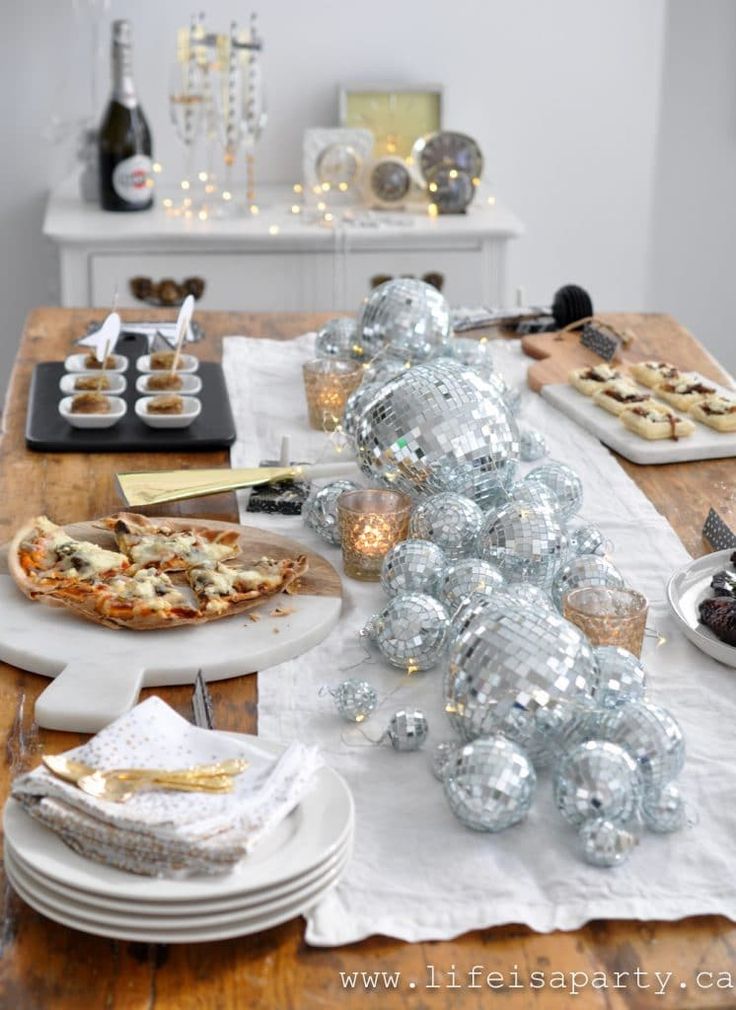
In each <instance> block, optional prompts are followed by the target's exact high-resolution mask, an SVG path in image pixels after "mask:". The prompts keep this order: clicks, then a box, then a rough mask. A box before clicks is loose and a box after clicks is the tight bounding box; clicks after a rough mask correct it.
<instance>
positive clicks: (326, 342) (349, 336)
mask: <svg viewBox="0 0 736 1010" xmlns="http://www.w3.org/2000/svg"><path fill="white" fill-rule="evenodd" d="M314 353H315V355H316V357H318V358H338V359H340V360H342V361H362V360H363V359H364V357H365V351H364V350H363V347H362V346H361V344H360V342H359V340H358V324H357V323H356V321H355V320H354V319H350V318H348V317H347V316H342V317H340V318H339V319H329V320H328V321H327V322H326V323H325V325H324V326H323V327H322V329H321V330H320V331H319V333H318V334H317V337H316V339H315V341H314Z"/></svg>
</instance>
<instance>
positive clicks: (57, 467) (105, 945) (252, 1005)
mask: <svg viewBox="0 0 736 1010" xmlns="http://www.w3.org/2000/svg"><path fill="white" fill-rule="evenodd" d="M103 315H104V313H103V312H102V311H98V310H92V309H58V308H40V309H36V310H34V311H33V312H32V313H31V314H30V316H29V317H28V320H27V323H26V327H25V330H24V333H23V339H22V342H21V346H20V350H19V352H18V358H17V361H16V365H15V369H14V372H13V376H12V380H11V383H10V388H9V391H8V395H7V401H6V408H5V418H4V429H3V437H2V443H1V444H0V531H1V532H2V537H0V540H2V541H5V540H7V539H9V538H10V536H11V534H12V532H13V530H14V529H15V528H16V527H17V526H18V525H19V524H20V523H21V521H22V520H23V519H25V518H27V517H29V516H32V515H36V514H39V513H46V514H48V515H49V516H50V517H51V518H53V519H54V520H55V521H56V522H59V523H66V522H71V521H73V520H80V519H88V518H92V517H96V516H101V515H105V514H108V513H110V512H113V511H115V510H116V509H118V508H119V507H120V501H119V499H118V498H117V497H116V493H115V489H114V482H113V475H114V473H115V472H116V471H120V470H135V469H145V468H148V467H150V465H151V456H146V455H145V454H143V453H140V454H114V455H113V454H110V455H106V454H101V453H100V454H94V455H82V454H66V453H64V454H62V453H56V454H55V453H48V454H38V453H33V452H29V451H28V450H27V449H26V448H25V444H24V437H23V433H24V427H25V412H26V404H27V394H28V386H29V381H30V377H31V373H32V370H33V366H34V364H35V363H36V362H38V361H48V360H60V359H62V358H64V357H65V355H66V354H67V353H68V352H69V349H70V347H71V344H72V341H73V339H74V338H76V337H78V336H79V335H81V334H82V333H83V331H84V330H85V328H86V326H87V324H88V323H89V322H90V321H92V320H97V319H100V318H101V317H102V316H103ZM123 316H124V318H125V319H128V320H133V319H141V318H152V317H153V318H162V319H163V318H172V313H166V312H162V311H160V310H158V311H156V310H140V311H126V312H124V313H123ZM197 318H198V320H199V322H200V323H201V325H202V327H203V328H204V331H205V334H206V337H205V340H204V341H203V343H202V344H200V345H199V346H198V347H197V353H198V354H199V355H200V356H201V357H202V358H205V359H210V360H216V359H218V358H219V356H220V351H221V340H222V337H223V336H224V335H225V334H235V333H241V334H245V335H249V336H252V337H271V338H274V339H282V340H287V339H289V338H291V337H294V336H297V335H298V334H300V333H304V332H305V331H307V330H309V329H314V328H316V327H317V326H318V325H319V324H320V323H321V322H322V321H323V320H324V319H326V318H328V317H327V314H323V315H314V314H309V315H307V314H247V313H225V312H198V314H197ZM611 318H615V320H616V321H617V322H619V323H622V324H624V325H626V326H627V327H629V328H631V329H632V330H633V331H634V332H635V333H636V336H637V350H638V351H639V352H641V354H643V355H647V356H652V357H659V358H665V359H669V360H673V361H675V362H676V363H677V364H678V365H679V366H680V367H682V368H692V369H697V370H698V371H700V372H702V373H703V374H704V375H707V376H709V377H711V378H713V379H721V380H723V379H724V378H726V377H724V375H723V373H722V372H721V371H720V370H719V368H718V366H717V365H716V364H715V362H714V361H713V360H712V358H710V356H709V355H708V354H707V352H705V350H704V349H703V348H702V347H701V346H700V345H699V344H698V342H697V341H696V340H695V339H694V338H693V337H692V336H691V335H690V334H689V333H688V332H687V331H686V330H685V329H683V328H682V327H681V326H679V325H678V324H677V323H675V322H674V320H672V319H671V318H670V317H667V316H661V315H632V314H628V315H617V316H615V317H611ZM619 463H620V465H621V466H623V467H624V469H625V470H626V472H627V473H628V474H629V475H630V476H631V478H632V479H633V480H634V481H635V482H636V483H637V484H638V486H639V487H640V488H641V489H642V490H643V491H644V493H645V494H646V495H647V496H648V497H649V498H650V500H651V501H652V502H653V503H654V505H655V506H656V508H657V509H658V510H659V511H660V512H661V513H662V514H663V515H665V516H666V517H667V519H668V520H669V521H670V523H671V524H672V526H673V527H674V529H675V530H676V532H677V533H678V535H679V536H680V538H681V540H682V541H683V543H684V544H685V546H686V547H687V549H688V550H689V551H690V552H691V553H692V554H693V555H700V554H703V553H705V552H706V551H707V550H708V546H707V544H706V543H705V542H704V541H703V540H702V537H701V533H700V531H701V529H702V525H703V521H704V519H705V516H706V513H707V511H708V508H709V506H710V505H711V504H713V503H715V502H717V500H718V495H719V493H720V492H719V489H722V488H726V487H731V488H733V487H734V486H735V485H736V461H735V460H734V459H729V460H717V461H703V462H697V463H682V464H673V465H668V466H652V467H639V466H635V465H634V464H630V463H627V462H626V461H623V460H619ZM227 465H228V454H227V452H224V451H222V452H211V453H198V454H196V455H195V454H190V455H187V454H185V453H182V454H176V453H161V454H157V455H156V466H161V467H162V468H164V467H165V468H177V467H187V466H191V467H195V466H196V467H199V466H203V467H204V466H207V467H211V466H223V467H224V466H227ZM169 511H170V512H173V511H175V512H176V514H181V515H195V514H196V515H199V516H208V517H212V518H217V519H225V520H236V519H237V513H236V509H235V501H234V498H233V496H231V495H219V496H217V497H212V498H207V499H199V500H197V501H193V502H188V503H183V504H181V505H180V506H178V507H177V508H176V509H175V510H174V509H173V508H170V509H169ZM47 683H48V682H47V681H46V680H45V679H44V678H42V677H39V676H35V675H32V674H29V673H25V672H23V671H22V670H18V669H16V668H14V667H12V666H8V665H3V664H0V731H1V732H2V737H3V740H4V748H3V751H2V754H3V758H2V763H1V769H0V789H1V790H2V798H3V800H4V798H5V796H6V795H7V793H8V791H9V787H10V782H11V780H12V779H13V777H14V776H15V775H17V774H18V773H19V772H20V771H23V770H25V769H28V768H30V767H33V766H34V765H35V764H37V763H38V761H39V760H40V757H41V755H42V754H43V752H44V751H47V750H48V751H49V752H51V753H55V752H58V751H61V750H65V749H68V748H69V747H71V746H74V745H75V744H76V743H78V742H79V741H80V740H81V739H82V738H81V737H77V736H76V735H74V734H68V733H58V732H52V731H46V730H41V729H39V728H38V727H37V726H36V725H35V724H34V721H33V707H34V702H35V699H36V697H37V696H38V694H39V693H40V692H41V690H43V688H44V687H45V686H46V684H47ZM211 691H212V696H213V701H214V710H215V720H216V724H217V726H218V728H220V729H224V730H238V731H241V732H254V731H255V729H256V701H257V678H256V677H255V676H250V677H242V678H239V679H237V680H230V681H224V682H220V683H215V684H213V685H212V687H211ZM148 693H150V692H145V694H148ZM156 693H157V694H160V695H161V696H162V697H163V698H165V700H166V701H167V702H168V703H169V704H171V705H172V706H173V707H174V708H175V709H176V710H177V711H179V712H180V713H181V714H182V715H185V716H187V717H189V716H190V714H191V707H190V700H191V688H189V687H181V688H166V689H159V690H157V691H156ZM672 886H673V888H676V887H677V881H676V880H673V882H672ZM0 893H1V894H2V902H3V924H2V931H1V932H0V1007H2V1010H6V1008H7V1010H47V1008H48V1010H81V1008H82V1007H83V1008H85V1010H97V1008H100V1010H103V1008H105V1010H143V1008H146V1010H154V1008H157V1010H163V1008H165V1010H215V1008H217V1010H236V1008H237V1010H244V1008H246V1007H247V1008H248V1010H292V1008H293V1010H325V1008H331V1007H344V1008H345V1010H349V1008H356V1010H357V1008H364V1007H366V1008H368V1007H380V1008H381V1010H446V1008H450V1007H452V1008H460V1010H476V1008H480V1007H486V1006H488V1005H489V1004H491V1003H493V1004H494V1005H499V1006H501V1005H502V1006H504V1007H506V1008H507V1010H517V1008H519V1010H520V1008H524V1010H527V1008H530V1007H533V1008H542V1010H563V1008H564V1010H569V1008H570V1007H571V1006H572V1007H580V1010H624V1008H626V1010H654V1008H655V1007H656V1008H657V1010H665V1008H666V1010H669V1008H674V1007H677V1008H687V1010H714V1008H720V1007H734V1006H736V991H735V989H734V987H736V958H735V957H734V948H735V945H736V926H734V925H733V924H732V923H730V922H728V921H727V920H725V919H722V918H717V917H714V916H707V917H699V918H691V919H687V920H684V921H681V922H673V923H669V922H639V921H632V922H619V921H615V922H614V921H605V922H604V921H597V922H591V923H590V924H588V925H587V926H585V927H584V928H582V929H580V930H577V931H575V932H570V933H553V934H550V935H540V934H537V933H533V932H532V931H531V930H529V929H527V928H525V927H523V926H517V925H510V926H505V927H501V928H496V929H490V930H484V931H478V932H473V933H469V934H466V935H465V936H462V937H460V938H458V939H456V940H452V941H446V942H437V943H420V944H407V943H401V942H398V941H396V940H390V939H386V938H384V937H375V938H372V939H370V940H367V941H365V942H363V943H359V944H354V945H351V946H347V947H341V948H337V949H329V950H323V949H314V948H309V947H307V946H305V944H304V941H303V932H304V925H303V921H302V920H301V919H296V920H294V921H292V922H289V923H287V924H285V925H283V926H280V927H278V928H276V929H271V930H269V931H267V932H265V933H262V934H259V935H256V936H250V937H244V938H242V939H234V940H228V941H222V942H218V943H208V944H196V945H189V946H184V945H172V946H163V945H141V944H134V943H124V942H117V941H112V940H105V939H102V938H98V937H94V936H89V935H86V934H83V933H80V932H77V931H75V930H72V929H68V928H66V927H64V926H61V925H57V924H56V923H54V922H51V921H49V920H48V919H45V918H44V917H42V916H41V915H38V914H37V913H36V912H34V911H33V910H31V909H30V908H29V907H28V906H27V905H25V904H24V903H23V902H22V901H21V900H20V899H19V898H18V897H17V896H16V895H15V894H14V893H13V891H12V888H11V887H10V886H9V885H8V884H7V883H5V884H4V885H3V889H2V891H1V892H0ZM473 966H479V967H480V968H481V969H482V974H479V973H478V971H477V970H476V973H475V974H474V975H473V976H472V979H473V981H474V983H475V985H474V986H471V985H470V981H471V979H470V977H469V975H468V973H469V972H470V969H472V968H473ZM515 966H516V968H517V969H518V971H519V974H520V975H524V976H528V975H529V973H530V972H532V971H535V970H540V971H543V972H545V973H546V975H547V977H548V978H549V979H551V978H552V975H553V973H566V974H565V978H566V979H567V985H566V987H565V988H562V987H557V988H555V987H553V986H551V985H547V986H546V987H545V988H543V989H537V990H529V989H526V988H517V987H516V986H515V982H514V968H515ZM492 972H499V973H501V975H500V976H494V979H495V981H496V982H498V980H499V979H500V978H502V979H503V981H502V982H501V985H500V987H499V988H493V987H492V986H491V985H490V984H487V983H486V982H485V979H486V976H488V975H489V973H492ZM572 972H579V973H581V975H580V982H581V983H582V980H583V975H587V976H588V978H592V977H593V976H594V975H595V973H596V972H605V973H606V977H607V979H608V987H607V988H605V989H603V988H601V989H593V988H591V987H590V986H589V987H588V988H586V989H584V990H582V991H581V994H580V995H579V996H577V997H576V998H574V999H572V998H571V995H572V994H571V990H570V978H571V975H570V973H572ZM637 972H638V974H637ZM655 972H659V973H660V976H663V975H664V974H666V973H667V972H672V973H673V976H676V977H677V979H680V980H684V981H685V984H686V986H687V988H684V989H683V988H681V987H680V985H679V984H675V983H674V982H672V981H670V984H669V985H668V987H667V990H666V992H665V993H664V994H662V993H661V992H659V990H660V989H661V988H662V986H661V984H660V982H659V981H658V976H656V975H655V974H654V973H655ZM355 973H357V974H355ZM376 973H377V974H376ZM394 973H400V976H396V975H395V974H394ZM432 973H434V981H435V983H436V988H428V987H427V982H428V981H430V976H431V974H432ZM616 973H618V983H619V984H618V986H616V981H617V977H616ZM729 973H731V974H732V976H733V978H732V980H731V985H730V987H728V983H729V979H730V975H729ZM560 977H562V976H560ZM599 977H602V976H599ZM351 979H352V980H353V982H352V984H351ZM412 982H414V983H415V986H414V987H413V988H412V986H411V983H412ZM394 984H395V987H394Z"/></svg>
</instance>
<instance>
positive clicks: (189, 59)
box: [169, 21, 205, 208]
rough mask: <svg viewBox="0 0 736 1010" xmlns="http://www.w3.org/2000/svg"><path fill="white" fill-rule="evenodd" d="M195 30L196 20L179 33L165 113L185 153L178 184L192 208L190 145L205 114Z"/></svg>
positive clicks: (202, 81)
mask: <svg viewBox="0 0 736 1010" xmlns="http://www.w3.org/2000/svg"><path fill="white" fill-rule="evenodd" d="M197 27H198V26H197V23H196V21H193V23H192V26H191V28H190V29H189V30H188V31H186V30H185V31H183V32H182V33H181V34H180V36H179V39H178V44H177V53H176V60H175V61H174V64H173V66H172V68H171V74H170V78H169V113H170V116H171V122H172V123H173V126H174V130H175V131H176V135H177V137H178V138H179V140H180V141H181V143H182V144H183V145H184V152H185V159H184V178H183V179H182V180H181V183H180V185H181V188H182V190H183V192H184V197H183V200H182V204H183V206H184V207H185V208H189V207H191V206H192V192H193V183H194V178H193V176H194V172H193V158H194V145H195V143H196V140H197V137H198V136H199V133H200V130H201V126H202V122H203V116H204V111H205V109H204V106H205V101H204V99H205V92H204V75H203V72H202V67H201V65H200V62H199V60H198V58H197V47H196V32H197Z"/></svg>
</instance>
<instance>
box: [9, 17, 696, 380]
mask: <svg viewBox="0 0 736 1010" xmlns="http://www.w3.org/2000/svg"><path fill="white" fill-rule="evenodd" d="M100 2H101V0H100ZM91 3H92V0H86V2H85V0H76V13H75V10H73V6H72V3H71V0H67V2H62V0H34V2H32V3H28V4H24V5H23V8H22V9H23V20H22V21H21V20H20V19H19V18H15V19H13V21H10V20H8V21H7V22H6V26H5V30H6V33H8V34H9V35H10V37H9V38H7V37H6V39H5V44H4V50H5V54H6V58H5V59H4V60H3V62H2V64H1V65H0V88H2V89H3V90H4V92H5V93H6V94H7V93H8V91H10V92H11V93H14V94H17V95H18V102H17V103H16V105H15V106H14V107H13V108H11V113H10V114H11V117H12V118H11V121H10V122H9V123H8V124H7V125H6V127H5V130H6V136H5V142H6V146H5V151H6V156H5V158H4V162H5V167H6V169H8V167H9V170H10V172H11V179H10V182H9V184H8V185H4V186H2V187H0V243H1V244H2V248H3V252H4V258H5V260H6V262H8V264H9V265H8V267H6V269H5V271H3V272H2V275H0V299H1V301H2V305H3V309H4V324H5V325H4V326H3V335H2V344H1V345H0V386H2V384H3V380H4V377H5V373H6V371H7V368H8V364H9V362H10V361H11V360H12V356H13V354H14V351H15V345H16V342H17V339H18V335H19V332H20V327H21V325H22V320H23V316H24V314H25V312H26V311H27V310H28V309H29V308H30V307H31V306H33V305H35V304H39V303H42V302H45V301H46V302H48V301H49V300H54V298H55V281H54V278H53V270H52V266H53V257H52V255H51V253H50V251H49V250H48V248H47V247H46V246H45V244H44V241H43V240H42V238H41V237H40V234H39V229H40V221H41V211H42V205H43V198H44V192H45V190H46V188H47V186H48V185H49V184H51V183H52V182H54V181H58V178H59V176H60V174H62V171H63V170H64V169H65V168H67V167H68V166H69V164H70V163H71V154H70V150H69V148H68V147H67V148H66V149H53V150H52V149H51V148H50V147H49V145H48V144H47V143H45V142H44V141H43V140H42V132H43V130H44V128H45V127H46V126H47V124H48V120H49V116H50V114H51V113H52V112H55V113H57V114H58V115H60V116H62V117H71V116H73V115H74V114H76V113H77V112H78V111H79V110H80V109H83V108H84V107H85V103H86V94H87V80H88V70H87V67H88V56H89V41H88V34H89V33H88V30H86V28H85V16H87V15H86V11H87V10H88V7H89V5H90V4H91ZM665 6H666V5H665V2H664V0H647V2H646V3H644V2H642V0H595V2H591V0H555V2H554V3H550V2H547V0H449V2H448V0H402V2H399V0H371V2H370V3H366V2H365V0H360V2H358V0H310V2H304V0H268V2H267V3H263V4H261V5H260V14H261V28H262V32H263V35H264V36H265V40H266V46H267V52H266V54H265V72H266V83H267V87H268V96H269V108H270V113H271V119H270V123H269V126H268V130H267V133H266V135H265V136H264V139H263V142H262V146H261V151H260V158H259V160H260V172H261V175H262V177H265V178H269V179H272V180H276V181H294V180H296V179H297V178H298V176H299V167H300V161H301V134H302V130H303V128H304V127H305V126H307V125H330V124H332V123H334V122H335V118H336V91H337V83H338V82H339V81H340V80H346V79H347V80H351V81H355V80H363V79H365V80H375V81H381V80H385V79H390V80H392V81H407V82H411V81H421V82H426V81H432V82H434V81H438V82H441V83H443V84H444V85H445V89H446V105H445V108H446V125H447V126H448V127H450V128H457V129H461V130H465V131H467V132H469V133H472V134H474V135H475V136H476V137H477V138H478V140H479V141H480V144H481V146H482V148H483V150H484V152H485V154H486V158H487V164H488V169H487V177H488V179H489V180H490V182H491V185H492V186H493V189H494V191H495V193H496V194H497V197H498V199H499V201H500V202H503V203H505V204H507V205H508V206H509V207H511V208H512V209H513V210H514V211H515V212H516V213H517V214H518V215H519V216H520V217H521V219H522V220H523V221H524V222H525V223H526V225H527V234H526V237H525V238H524V239H522V240H521V241H520V242H519V243H518V244H517V246H516V248H515V250H514V254H513V257H512V269H511V277H510V280H511V283H512V284H513V285H516V284H523V285H524V286H525V289H526V293H527V296H528V298H529V299H530V300H531V301H547V300H549V298H550V297H551V295H552V293H553V291H554V290H555V289H556V288H557V287H558V286H559V285H560V284H562V283H564V282H567V281H571V280H572V281H575V282H578V283H581V284H584V285H585V286H586V287H588V288H589V290H590V291H591V293H592V295H593V297H594V301H595V303H596V305H597V306H598V307H599V308H602V309H604V308H609V309H610V308H631V309H637V308H641V307H643V306H644V305H645V301H646V277H647V260H646V257H647V250H648V225H649V222H650V221H651V220H652V215H653V208H652V183H653V176H654V158H655V141H656V125H657V112H658V103H659V88H660V82H661V58H662V40H663V38H664V18H665ZM694 6H698V7H701V6H702V5H694ZM206 9H207V11H208V13H209V15H210V21H211V22H212V23H213V24H218V25H221V26H223V27H225V26H227V24H228V22H229V21H230V19H231V18H232V17H239V18H241V19H242V20H243V22H245V20H246V17H247V14H248V11H249V9H250V8H249V5H247V4H246V5H245V7H243V6H242V5H241V4H240V3H236V2H235V0H210V2H208V3H207V4H206ZM189 12H190V5H189V4H186V3H182V2H181V0H155V2H152V0H109V16H110V17H111V18H112V17H121V16H124V17H129V18H130V19H131V20H132V22H133V26H134V31H135V36H136V43H137V51H136V71H137V77H138V83H139V90H140V93H141V97H142V101H143V104H144V107H145V109H146V111H147V113H148V115H149V118H150V120H151V123H152V127H153V132H154V136H155V140H156V145H157V154H158V156H159V157H160V158H161V160H162V161H163V162H164V165H165V166H166V165H170V166H173V164H174V163H175V161H176V158H177V157H178V148H177V145H176V140H175V138H174V136H173V132H172V130H171V127H170V126H169V123H168V120H167V111H166V94H167V85H168V74H169V64H170V61H171V57H172V53H173V42H174V33H175V28H176V26H177V25H179V24H185V23H186V22H187V19H188V15H189ZM31 41H33V45H34V48H33V53H34V56H33V59H32V60H29V58H28V52H29V49H30V45H31ZM105 48H106V46H105Z"/></svg>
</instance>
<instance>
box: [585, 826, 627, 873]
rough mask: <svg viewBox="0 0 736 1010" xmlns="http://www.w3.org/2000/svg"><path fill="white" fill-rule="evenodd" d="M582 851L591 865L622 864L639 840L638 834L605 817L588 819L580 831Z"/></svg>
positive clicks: (607, 865)
mask: <svg viewBox="0 0 736 1010" xmlns="http://www.w3.org/2000/svg"><path fill="white" fill-rule="evenodd" d="M578 838H579V841H580V852H581V855H582V857H583V859H584V860H585V862H586V863H590V865H591V866H601V867H610V866H620V865H621V863H625V862H626V860H627V859H628V858H629V856H630V855H631V853H632V851H633V850H634V848H635V847H636V845H637V844H638V842H639V839H638V838H637V837H636V835H634V834H632V832H631V831H627V830H626V828H624V827H621V825H619V824H615V823H614V822H613V821H611V820H607V819H606V818H605V817H599V818H596V819H595V820H592V821H586V822H585V823H584V824H583V825H582V826H581V828H580V831H579V832H578Z"/></svg>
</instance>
